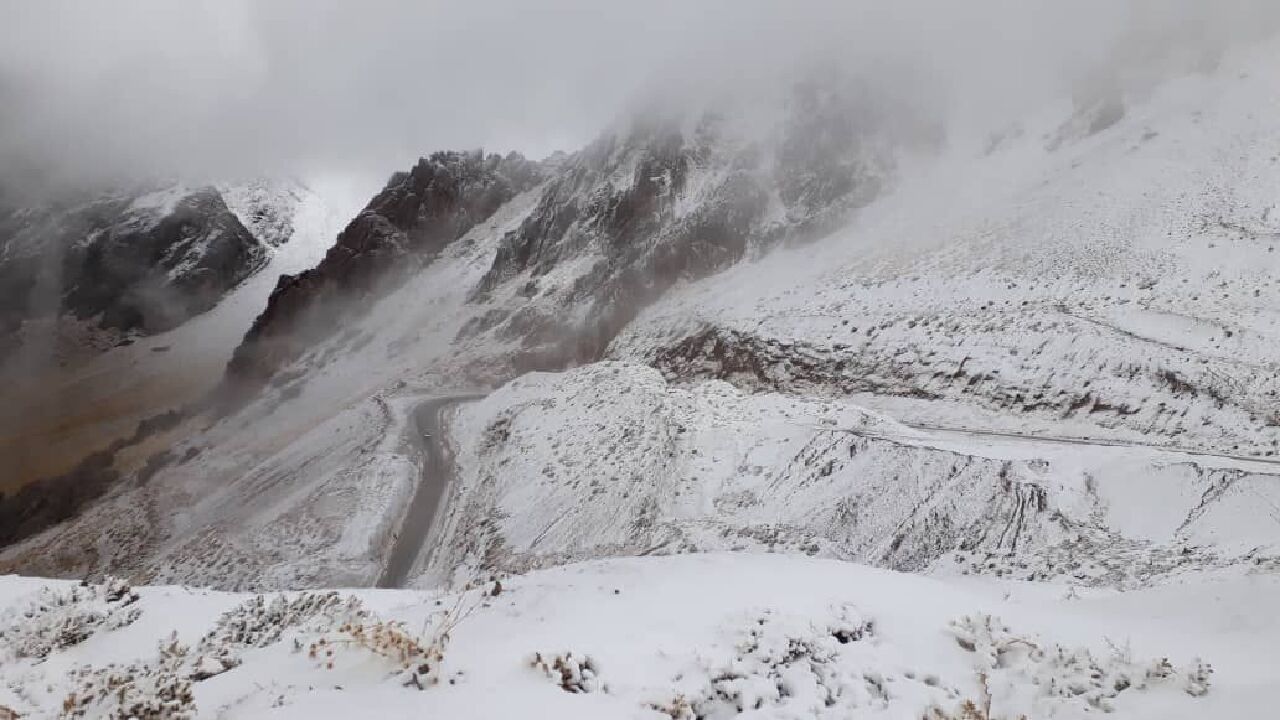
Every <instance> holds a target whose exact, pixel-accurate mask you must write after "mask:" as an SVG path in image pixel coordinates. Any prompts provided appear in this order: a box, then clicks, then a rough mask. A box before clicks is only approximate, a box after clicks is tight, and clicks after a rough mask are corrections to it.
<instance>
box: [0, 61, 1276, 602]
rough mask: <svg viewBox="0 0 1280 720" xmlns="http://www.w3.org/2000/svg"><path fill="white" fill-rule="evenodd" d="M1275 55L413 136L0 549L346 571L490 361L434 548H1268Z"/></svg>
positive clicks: (391, 535) (1198, 558)
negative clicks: (1143, 81) (1045, 88)
mask: <svg viewBox="0 0 1280 720" xmlns="http://www.w3.org/2000/svg"><path fill="white" fill-rule="evenodd" d="M1275 52H1276V48H1275V46H1274V44H1270V45H1268V44H1263V45H1261V46H1257V47H1254V48H1249V49H1245V50H1240V51H1237V52H1235V53H1234V54H1231V55H1228V56H1227V57H1226V58H1225V59H1224V60H1223V61H1222V64H1221V65H1220V66H1219V67H1218V68H1217V69H1216V70H1214V71H1212V72H1209V73H1203V72H1202V73H1193V74H1188V75H1185V76H1179V77H1176V78H1174V79H1171V80H1168V81H1166V82H1164V83H1163V84H1161V85H1159V86H1158V87H1157V88H1155V89H1154V90H1152V91H1150V92H1147V93H1145V94H1133V95H1129V96H1124V97H1122V98H1119V99H1117V98H1115V97H1110V96H1109V97H1108V98H1106V99H1105V101H1104V102H1103V101H1100V102H1095V101H1093V100H1086V101H1076V102H1074V103H1073V102H1070V101H1064V102H1063V103H1061V104H1059V105H1055V106H1051V107H1047V108H1045V109H1044V111H1043V112H1041V113H1039V114H1036V115H1034V116H1028V117H1026V118H1021V119H1018V120H1017V122H1013V123H1011V124H1010V125H1009V127H1008V129H1006V130H1005V131H1002V132H1001V133H1000V134H999V135H998V137H992V138H986V137H983V138H977V137H974V138H968V139H966V138H965V137H958V136H957V137H947V136H946V135H945V134H943V133H942V132H941V130H940V129H939V128H937V127H935V126H933V125H931V124H930V123H929V122H926V121H924V120H921V119H920V118H921V117H928V115H927V114H923V115H922V114H921V111H920V109H919V108H915V107H913V106H911V105H910V104H907V103H904V102H902V101H901V100H900V99H893V96H890V97H889V98H886V96H885V95H884V94H883V93H881V92H880V91H878V90H877V89H876V86H875V85H873V84H868V83H865V82H861V81H859V80H857V79H855V78H850V77H848V76H843V75H840V74H838V73H826V74H819V75H817V76H814V78H810V79H806V80H805V81H803V82H798V83H792V84H789V85H787V86H786V88H785V90H784V91H782V92H780V93H778V94H777V95H776V96H775V97H774V98H773V101H772V102H771V104H768V105H766V106H764V107H765V108H766V109H765V110H761V108H760V106H758V105H757V104H756V103H753V102H745V101H736V100H733V99H727V100H721V99H717V100H714V101H711V100H708V101H706V102H704V103H702V104H701V105H698V104H695V105H694V106H693V109H686V110H683V111H680V112H675V111H671V110H654V111H653V112H649V113H640V114H638V115H637V116H635V117H633V118H631V119H629V120H627V121H625V122H621V123H619V124H618V125H616V126H615V127H612V128H610V129H608V130H606V132H604V133H603V134H602V135H601V136H600V138H598V139H597V140H596V141H595V142H593V143H591V144H590V145H589V146H587V147H586V148H584V149H583V150H581V151H579V152H576V153H573V154H569V155H561V156H557V157H555V158H552V159H549V160H548V161H545V162H541V163H538V162H532V161H528V160H525V159H524V158H521V157H519V156H515V155H509V156H505V157H504V156H500V155H493V154H484V153H479V152H466V153H437V154H435V155H432V156H430V157H427V158H424V159H423V160H421V161H420V162H418V163H417V164H416V165H415V166H414V167H413V168H412V170H411V171H408V172H405V173H399V174H397V175H395V176H394V177H393V178H391V180H390V181H389V182H388V184H387V185H386V187H385V188H384V189H383V190H382V191H381V192H380V193H379V194H378V195H377V196H376V197H375V198H374V199H373V200H372V201H370V203H369V204H368V205H367V206H366V207H365V209H364V210H363V211H361V212H360V213H358V214H357V216H356V217H355V219H354V220H352V221H351V222H349V223H348V224H347V227H346V228H345V230H343V231H342V232H341V233H339V234H337V240H336V242H334V243H333V245H332V247H331V248H330V249H329V250H328V252H327V253H326V254H325V256H324V258H323V259H322V260H321V261H320V262H319V263H317V264H316V266H315V267H314V268H312V269H309V270H305V271H303V272H298V273H291V274H289V275H288V276H286V277H284V278H282V279H281V280H280V282H279V283H278V284H277V285H276V287H275V289H274V290H273V291H272V292H271V297H270V298H269V299H268V300H267V302H266V304H265V310H263V311H262V312H261V313H260V314H259V315H258V317H257V319H256V320H254V321H253V323H252V327H251V328H250V329H249V331H248V332H247V333H246V334H245V336H244V340H243V342H242V343H241V344H240V346H239V347H238V348H236V349H235V351H234V353H233V354H232V355H231V360H230V363H229V364H228V365H227V371H226V373H225V375H224V377H223V378H222V380H221V385H220V386H219V388H218V390H217V392H216V393H215V395H214V396H213V397H214V398H215V399H216V400H217V401H218V402H217V403H216V405H217V407H216V408H214V409H215V410H216V412H213V413H203V412H199V411H198V410H199V409H198V408H196V411H194V412H193V413H192V414H191V415H190V416H184V417H183V418H181V419H178V420H175V421H174V423H173V426H172V427H166V428H165V429H164V430H163V431H161V432H160V433H159V434H158V435H156V436H154V437H150V436H149V438H148V439H145V441H143V440H138V441H137V442H136V444H135V445H136V446H130V447H129V448H128V449H126V450H123V451H122V457H126V458H128V460H127V462H128V463H129V464H130V466H131V468H132V469H129V470H124V471H122V472H120V475H121V480H120V481H119V482H116V483H115V484H114V485H113V486H112V488H113V489H112V490H111V491H110V492H108V493H107V495H106V496H105V497H104V498H103V499H102V500H101V501H98V502H95V503H93V504H91V505H90V506H89V507H88V508H87V510H86V511H85V512H84V513H83V514H81V515H79V516H78V517H77V518H75V519H74V520H73V521H71V522H69V523H66V524H64V525H61V526H59V527H56V528H52V529H50V530H48V531H47V532H44V533H41V534H39V535H36V536H34V537H31V538H29V539H28V540H26V541H24V542H22V543H19V544H16V545H13V546H11V547H10V548H8V549H7V550H5V551H4V555H3V558H4V559H5V561H6V562H8V563H11V565H10V566H11V567H19V568H29V569H40V570H43V571H45V572H83V571H85V570H87V569H95V570H110V571H114V572H122V573H129V574H130V575H132V576H134V577H138V578H141V579H145V580H152V581H166V582H194V583H209V582H216V583H218V584H220V585H222V586H225V587H233V588H249V587H296V586H299V585H306V586H314V585H321V584H335V583H340V584H368V583H372V582H373V581H374V580H375V579H376V578H378V577H379V576H380V575H381V573H382V564H383V562H384V558H385V556H386V553H387V551H388V548H389V546H390V545H391V544H392V543H393V542H394V541H395V539H396V537H397V530H396V528H397V527H398V526H399V525H400V523H401V522H402V519H403V517H404V516H403V513H404V512H405V510H404V507H405V503H406V502H407V499H408V498H409V497H411V496H412V495H413V493H414V488H415V487H416V486H417V484H418V477H417V474H418V470H417V466H418V463H419V462H421V454H420V453H421V449H420V448H417V447H416V445H415V444H414V443H407V444H406V441H405V440H404V435H405V434H406V433H409V432H412V428H413V420H412V417H413V413H414V408H415V407H416V406H417V405H418V403H420V402H421V401H422V400H423V399H424V398H430V397H440V396H451V395H460V394H470V393H476V392H480V393H482V394H483V393H486V392H488V391H489V390H490V389H492V388H495V387H499V386H503V385H504V384H506V383H511V384H509V385H506V387H504V388H503V389H501V390H499V391H497V392H495V393H493V394H491V395H490V396H489V397H488V398H486V399H485V400H483V401H481V402H473V403H461V404H458V405H457V406H456V407H452V408H450V409H448V410H447V412H446V415H447V418H446V422H445V423H444V428H445V429H444V432H446V433H447V434H448V443H447V445H448V450H449V451H450V452H451V453H452V454H453V456H454V457H455V458H456V459H457V465H458V471H457V475H458V479H457V482H456V483H455V484H454V485H453V486H452V487H451V490H450V495H449V496H448V498H447V499H446V502H445V506H446V510H445V511H444V512H445V514H444V515H443V516H442V517H441V519H440V522H438V523H436V524H435V525H434V526H433V528H434V529H433V531H432V532H434V533H436V535H437V536H438V537H437V536H433V537H435V539H436V540H438V541H439V542H441V544H442V547H443V548H445V549H444V550H442V551H441V552H439V553H436V554H434V555H433V556H432V557H431V558H419V563H418V564H417V566H416V570H415V572H416V573H418V574H423V573H425V575H422V576H423V578H433V579H435V580H446V581H448V580H450V578H453V579H455V580H459V581H460V580H461V578H462V577H464V576H465V575H466V573H467V572H480V573H483V572H486V571H491V570H498V569H501V570H508V571H514V570H521V569H527V568H530V567H541V566H545V565H548V564H555V563H557V562H562V561H567V560H576V559H584V558H591V557H597V556H600V555H612V554H634V553H640V552H659V551H661V552H672V551H676V550H679V549H681V548H683V549H697V550H716V549H735V548H749V547H759V548H766V547H775V548H787V549H790V550H796V551H801V552H806V553H816V554H820V555H827V556H834V557H842V558H847V559H856V560H859V561H863V562H870V563H873V564H877V565H883V566H888V567H893V568H897V569H904V570H911V571H927V572H934V571H941V570H942V569H944V568H946V567H953V566H955V567H961V566H963V567H973V568H976V569H977V570H978V571H981V572H987V571H990V572H993V573H994V572H997V571H999V572H1000V573H1015V574H1019V576H1022V575H1025V576H1028V577H1030V576H1035V577H1037V578H1043V577H1055V576H1057V575H1059V574H1062V573H1066V574H1068V575H1072V574H1073V573H1074V574H1076V575H1080V577H1078V578H1076V579H1077V580H1079V581H1082V582H1084V581H1088V582H1093V581H1095V580H1096V581H1097V582H1103V583H1112V584H1115V583H1121V584H1124V583H1130V582H1136V583H1139V584H1140V583H1142V582H1147V581H1152V580H1154V579H1156V578H1167V577H1169V576H1171V575H1177V574H1179V573H1182V572H1183V571H1185V570H1188V569H1190V570H1195V569H1197V568H1204V567H1218V566H1232V565H1236V564H1246V565H1247V564H1251V563H1252V564H1254V565H1256V566H1258V567H1271V566H1272V565H1274V563H1275V560H1274V558H1275V540H1274V534H1273V532H1272V529H1273V528H1272V526H1273V525H1274V520H1273V518H1271V516H1270V514H1269V511H1268V510H1267V508H1269V507H1271V504H1274V503H1277V502H1280V499H1277V498H1275V497H1274V491H1273V489H1272V487H1273V485H1274V483H1272V482H1271V479H1272V478H1273V477H1274V475H1275V473H1276V467H1275V463H1276V459H1275V457H1274V448H1275V446H1276V443H1277V441H1280V435H1278V434H1277V433H1278V430H1277V428H1278V427H1280V425H1278V423H1277V419H1276V417H1275V414H1274V408H1273V407H1272V405H1273V403H1272V402H1271V398H1272V397H1273V396H1274V394H1275V392H1276V389H1277V388H1276V387H1275V383H1276V377H1277V374H1276V372H1275V369H1276V368H1275V366H1274V362H1273V360H1272V358H1273V355H1274V352H1273V348H1274V347H1275V344H1276V340H1277V338H1276V334H1275V333H1276V331H1275V326H1274V315H1275V310H1274V307H1275V304H1276V297H1275V294H1274V281H1273V280H1272V279H1271V276H1272V275H1273V273H1272V272H1271V269H1272V268H1273V266H1274V263H1275V262H1276V259H1275V258H1276V256H1275V254H1274V252H1272V250H1273V248H1272V247H1271V246H1272V245H1273V244H1274V243H1273V242H1272V241H1273V240H1274V237H1273V236H1275V233H1274V232H1273V228H1272V225H1273V224H1274V222H1275V221H1276V219H1277V214H1276V211H1275V209H1274V208H1275V204H1276V198H1275V197H1274V194H1273V193H1272V192H1271V188H1273V187H1275V184H1276V180H1278V179H1280V178H1277V173H1280V170H1278V169H1277V168H1278V167H1280V166H1278V165H1277V164H1276V162H1275V160H1274V158H1272V157H1271V155H1269V154H1267V153H1265V152H1258V151H1257V149H1258V148H1265V147H1270V146H1273V145H1275V144H1276V139H1277V138H1276V135H1275V132H1274V130H1273V123H1272V122H1270V120H1271V119H1272V118H1273V117H1274V116H1275V113H1276V108H1275V106H1274V105H1273V104H1272V103H1271V102H1270V100H1269V98H1270V96H1271V95H1270V93H1268V92H1267V88H1268V87H1269V83H1270V75H1269V74H1268V73H1267V72H1265V70H1264V69H1263V68H1266V67H1268V63H1269V61H1270V59H1271V58H1272V57H1273V55H1274V53H1275ZM228 352H229V351H228ZM602 361H608V362H607V363H606V364H601V363H602ZM573 368H578V369H573ZM533 370H538V371H552V372H557V373H564V374H563V375H556V376H546V377H544V376H541V375H536V374H535V375H528V374H527V373H529V371H533ZM522 376H523V377H522ZM517 388H518V389H517ZM753 418H757V419H756V420H753ZM791 424H794V425H795V426H796V428H797V429H796V430H795V431H794V432H793V431H791V430H786V428H789V427H791ZM570 427H572V428H575V429H574V431H573V432H572V433H570V434H568V435H566V434H565V433H566V431H565V428H570ZM717 427H735V428H737V429H736V430H735V431H734V432H733V433H732V437H725V436H723V433H721V432H719V431H714V428H717ZM517 430H518V432H517ZM784 430H786V431H785V432H784ZM1077 448H1081V449H1079V450H1076V451H1075V452H1072V451H1073V450H1075V449H1077ZM707 458H714V462H712V461H710V460H707ZM1081 458H1088V459H1087V460H1082V459H1081ZM113 463H114V464H118V463H115V461H113ZM707 463H711V466H708V464H707ZM712 466H713V467H712ZM143 468H145V472H143V473H142V475H141V476H139V475H137V473H138V472H139V471H140V470H142V469H143ZM1135 472H1136V473H1138V474H1139V475H1140V476H1142V477H1144V478H1146V480H1145V481H1144V482H1145V483H1147V484H1146V485H1144V486H1143V487H1144V488H1147V489H1144V490H1141V491H1139V490H1137V489H1133V488H1131V487H1129V486H1127V485H1126V484H1125V483H1126V482H1127V480H1126V478H1127V476H1128V474H1129V473H1135ZM726 473H727V474H726ZM130 477H134V478H137V477H145V482H141V483H140V482H136V481H135V482H130V481H129V480H128V478H130ZM902 483H910V488H907V487H902ZM1167 483H1169V484H1175V485H1176V486H1177V487H1178V488H1179V490H1178V491H1177V497H1178V498H1179V500H1177V501H1176V502H1175V501H1172V500H1170V499H1169V497H1170V496H1169V495H1168V493H1167V492H1157V490H1156V489H1155V488H1157V487H1164V484H1167ZM1155 495H1159V496H1160V497H1161V498H1163V500H1162V502H1165V503H1166V505H1167V507H1166V512H1164V513H1163V514H1162V515H1160V517H1161V519H1160V520H1159V521H1158V522H1157V521H1156V520H1155V519H1154V518H1151V517H1148V518H1147V519H1146V520H1140V518H1142V517H1143V516H1144V513H1145V511H1144V510H1143V503H1144V502H1146V501H1147V500H1148V499H1149V498H1150V497H1153V496H1155ZM786 498H791V499H786ZM1251 498H1252V499H1253V500H1257V499H1258V498H1261V499H1262V500H1261V501H1258V502H1254V501H1253V500H1251ZM886 502H888V503H890V505H882V503H886ZM1225 518H1231V520H1229V521H1227V520H1225ZM1223 523H1225V524H1223ZM993 527H1001V528H1004V529H1003V530H1002V531H1000V532H998V533H996V532H994V531H992V529H991V528H993ZM102 538H108V540H106V541H104V540H102ZM91 539H92V541H91ZM90 546H91V547H92V552H86V550H87V549H88V548H89V547H90ZM54 547H56V548H58V551H57V556H58V558H59V559H58V561H57V562H56V563H54V564H50V562H49V561H48V560H46V559H43V558H48V557H51V550H52V548H54ZM988 554H996V555H1000V556H1002V557H1003V556H1008V557H1009V558H1010V559H1009V560H1008V563H1007V564H1005V563H1004V561H999V562H997V561H995V560H992V561H990V562H986V563H983V562H980V561H979V560H981V559H982V558H983V557H985V556H986V555H988ZM1030 555H1035V556H1036V557H1035V559H1030V558H1029V556H1030ZM1086 555H1092V556H1094V557H1095V558H1098V560H1097V562H1098V563H1101V564H1100V565H1097V566H1096V567H1094V568H1093V569H1092V570H1089V571H1087V572H1086V571H1084V570H1080V568H1079V563H1080V562H1081V561H1082V560H1081V558H1083V557H1084V556H1086ZM1130 561H1132V562H1136V563H1138V565H1136V566H1135V567H1137V568H1139V569H1124V568H1123V567H1121V566H1123V565H1124V563H1126V562H1130ZM988 566H989V567H988ZM1072 576H1073V577H1074V576H1075V575H1072ZM425 581H426V580H424V582H425Z"/></svg>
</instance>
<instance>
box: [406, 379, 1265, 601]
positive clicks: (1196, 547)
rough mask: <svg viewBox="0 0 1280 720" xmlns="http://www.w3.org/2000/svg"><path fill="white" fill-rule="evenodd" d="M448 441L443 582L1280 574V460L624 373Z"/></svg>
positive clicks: (515, 388) (475, 422) (500, 410)
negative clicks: (688, 556)
mask: <svg viewBox="0 0 1280 720" xmlns="http://www.w3.org/2000/svg"><path fill="white" fill-rule="evenodd" d="M450 439H451V442H452V443H454V444H455V445H456V448H455V453H456V458H457V464H458V467H459V472H460V481H459V482H458V484H457V486H456V487H455V488H454V496H453V498H452V499H451V501H450V503H449V515H448V517H447V520H446V524H445V526H444V528H445V529H444V532H445V535H444V536H443V541H442V543H441V547H440V550H439V551H438V554H437V555H436V557H435V563H434V564H433V566H432V568H431V569H430V570H431V572H430V573H429V574H428V576H427V577H425V578H423V581H424V582H428V583H430V582H438V581H440V580H448V579H450V578H451V577H452V576H451V574H453V575H456V574H459V573H460V574H461V576H462V578H463V579H465V578H467V577H471V574H473V573H477V572H478V573H486V572H491V571H495V570H510V571H521V570H525V569H528V568H531V567H541V566H545V565H550V564H556V563H560V562H566V561H574V560H581V559H586V558H592V557H600V556H607V555H648V554H655V553H658V554H670V553H681V552H694V551H710V550H740V549H757V550H763V549H770V550H778V551H787V552H797V553H807V554H811V555H821V556H829V557H837V558H842V559H846V560H856V561H859V562H866V563H872V564H875V565H879V566H884V567H891V568H895V569H899V570H911V571H932V572H937V573H944V574H950V573H956V572H960V573H978V574H992V575H996V576H1000V577H1015V578H1020V579H1030V580H1048V579H1054V580H1061V581H1066V582H1074V583H1079V584H1086V585H1100V586H1109V587H1136V586H1143V585H1148V584H1151V583H1157V582H1163V581H1166V580H1168V579H1169V578H1171V577H1175V576H1179V575H1182V574H1186V573H1195V572H1199V571H1203V570H1204V569H1206V568H1215V567H1223V566H1239V567H1241V568H1247V569H1248V570H1250V571H1256V572H1273V571H1275V570H1276V569H1277V568H1280V466H1277V465H1276V464H1274V463H1269V462H1261V461H1253V460H1237V459H1234V458H1223V457H1214V456H1206V455H1191V454H1187V453H1182V452H1174V451H1167V450H1159V449H1152V448H1146V447H1123V446H1105V445H1087V444H1085V445H1080V444H1074V443H1051V442H1045V441H1040V440H1034V439H1023V438H1009V437H986V436H981V435H977V436H975V435H970V434H962V433H954V432H945V431H941V432H940V431H932V430H917V429H913V428H910V427H907V426H904V425H902V424H900V423H898V422H895V421H894V420H892V419H890V418H888V417H887V416H884V415H881V414H879V413H876V412H873V411H869V410H866V409H864V408H861V407H859V406H858V405H856V404H853V403H850V402H848V401H838V400H830V399H814V398H804V397H796V396H786V395H779V394H772V393H756V394H747V393H743V392H741V391H739V390H737V389H735V388H734V387H732V386H731V385H729V384H727V383H724V382H719V381H706V382H701V383H695V384H685V385H679V386H672V385H670V384H668V383H667V382H666V381H665V380H664V379H663V378H662V376H661V374H660V373H658V372H657V371H656V370H654V369H652V368H648V367H642V366H636V365H628V364H622V363H597V364H594V365H590V366H586V367H583V368H579V369H576V370H573V371H570V372H567V373H562V374H532V375H526V376H524V377H522V378H521V379H519V380H516V381H513V382H512V383H510V384H509V385H507V386H505V387H503V388H502V389H500V390H498V391H496V392H494V393H493V394H491V395H490V396H488V397H487V398H485V399H484V400H481V401H479V402H476V403H471V404H467V405H463V406H460V407H459V408H458V409H457V410H455V416H454V421H453V423H452V424H451V427H450ZM452 579H453V580H454V581H455V582H456V581H457V578H456V577H452Z"/></svg>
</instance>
